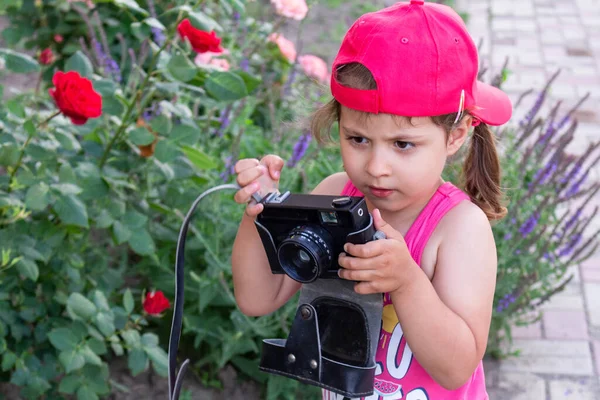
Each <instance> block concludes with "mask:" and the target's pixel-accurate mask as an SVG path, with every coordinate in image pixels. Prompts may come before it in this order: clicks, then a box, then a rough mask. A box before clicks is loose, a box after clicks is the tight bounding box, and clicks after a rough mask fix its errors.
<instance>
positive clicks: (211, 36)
mask: <svg viewBox="0 0 600 400" xmlns="http://www.w3.org/2000/svg"><path fill="white" fill-rule="evenodd" d="M177 31H178V32H179V35H181V37H182V38H187V39H188V40H189V41H190V44H191V45H192V48H193V49H194V51H195V52H197V53H206V52H207V51H211V52H213V53H221V52H222V51H223V49H222V48H221V46H219V45H220V44H221V38H219V37H218V36H217V34H216V33H215V31H212V32H210V33H209V32H206V31H203V30H201V29H196V28H194V27H193V26H192V23H191V22H190V20H189V19H184V20H183V21H181V23H180V24H179V26H178V27H177Z"/></svg>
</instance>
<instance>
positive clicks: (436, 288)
mask: <svg viewBox="0 0 600 400" xmlns="http://www.w3.org/2000/svg"><path fill="white" fill-rule="evenodd" d="M437 229H441V231H440V233H441V235H442V236H441V237H442V240H441V244H440V247H439V248H438V255H437V263H436V267H435V273H434V276H433V280H432V281H431V282H430V281H429V279H428V278H427V276H426V275H425V273H424V272H423V271H422V270H421V269H420V268H418V266H416V264H415V268H412V269H410V270H411V271H413V272H412V273H413V274H414V276H413V277H412V278H413V279H412V280H411V284H410V285H409V286H408V287H406V288H405V289H404V290H402V291H398V292H395V293H392V294H391V298H392V302H393V304H394V309H395V310H396V314H397V315H398V320H399V322H400V324H401V326H402V330H403V332H404V335H405V338H406V341H407V343H408V345H409V346H410V348H411V350H412V352H413V354H414V357H416V359H417V360H419V363H420V364H421V365H422V366H423V368H425V370H426V371H427V372H428V373H429V375H430V376H431V377H432V378H433V379H434V380H435V381H436V382H438V383H439V384H440V385H441V386H443V387H444V388H446V389H449V390H453V389H457V388H459V387H461V386H462V385H464V384H465V383H466V382H467V381H468V380H469V378H470V377H471V375H472V374H473V372H474V370H475V369H476V368H477V365H478V364H479V362H480V361H481V359H482V358H483V355H484V353H485V349H486V346H487V339H488V332H489V327H490V321H491V315H492V303H493V299H494V289H495V285H496V268H497V258H496V245H495V242H494V236H493V234H492V229H491V226H490V223H489V221H488V220H487V218H486V216H485V214H484V213H483V212H482V211H481V209H479V208H478V207H477V206H475V205H474V204H472V203H470V202H462V203H460V204H459V205H458V206H456V207H455V208H454V209H452V210H451V211H449V212H448V214H446V216H445V217H444V218H443V219H442V221H440V224H439V225H438V227H437Z"/></svg>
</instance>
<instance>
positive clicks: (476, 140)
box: [310, 63, 507, 220]
mask: <svg viewBox="0 0 600 400" xmlns="http://www.w3.org/2000/svg"><path fill="white" fill-rule="evenodd" d="M333 73H336V78H337V80H338V81H339V82H340V83H341V84H342V85H344V86H348V87H352V88H354V89H361V90H374V89H377V83H376V82H375V79H374V78H373V75H372V74H371V72H370V71H369V70H368V69H367V68H366V67H365V66H364V65H362V64H359V63H351V64H346V65H342V66H341V67H339V68H338V69H337V71H334V72H333ZM341 111H342V106H341V104H340V103H339V102H338V101H337V100H336V99H332V100H330V101H329V102H328V103H326V104H325V105H323V106H322V107H320V108H319V109H317V111H315V112H314V113H313V115H312V118H311V122H310V130H311V132H312V135H313V136H314V138H315V139H316V140H317V141H318V142H319V143H320V144H326V143H327V142H329V141H330V140H331V128H332V126H333V125H334V124H335V123H336V122H337V123H338V124H339V122H340V116H341ZM467 115H468V112H466V113H465V114H464V116H463V118H464V117H465V116H467ZM361 116H364V117H365V118H368V117H369V116H370V114H369V113H361ZM394 117H396V118H398V119H408V120H410V118H409V117H403V116H396V115H394ZM430 118H431V120H432V121H433V123H434V124H436V125H438V126H441V127H442V128H443V129H444V130H445V131H446V139H448V137H449V135H450V132H451V131H452V129H454V126H455V125H454V120H455V119H456V113H452V114H446V115H439V116H433V117H430ZM323 133H325V134H327V135H328V137H327V138H325V137H323ZM328 139H329V140H328ZM500 178H501V173H500V160H499V158H498V153H497V151H496V141H495V137H494V134H493V132H492V131H491V129H490V128H489V126H488V125H486V124H484V123H483V122H481V123H480V124H479V125H478V126H476V127H475V128H474V131H473V136H472V138H471V145H470V149H469V152H468V154H467V156H466V158H465V161H464V164H463V169H462V185H461V186H462V188H463V190H464V191H465V193H467V194H468V195H469V197H470V198H471V200H472V201H473V203H475V204H476V205H477V206H479V208H481V209H482V210H483V212H484V213H485V215H486V216H487V217H488V219H489V220H499V219H502V218H503V217H504V216H505V215H506V212H507V211H506V207H505V206H504V205H503V193H502V190H501V188H500Z"/></svg>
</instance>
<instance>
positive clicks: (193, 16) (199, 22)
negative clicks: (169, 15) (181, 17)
mask: <svg viewBox="0 0 600 400" xmlns="http://www.w3.org/2000/svg"><path fill="white" fill-rule="evenodd" d="M188 17H189V18H190V22H191V23H192V26H193V27H194V28H198V29H202V30H203V31H208V32H210V31H212V30H215V31H222V30H223V28H222V27H221V25H219V24H218V23H217V21H215V20H214V19H212V18H210V17H209V16H208V15H206V14H204V13H203V12H202V11H195V12H190V13H189V14H188Z"/></svg>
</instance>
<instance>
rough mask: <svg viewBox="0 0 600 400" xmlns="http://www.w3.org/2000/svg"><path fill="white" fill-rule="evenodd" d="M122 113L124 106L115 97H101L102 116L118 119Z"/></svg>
mask: <svg viewBox="0 0 600 400" xmlns="http://www.w3.org/2000/svg"><path fill="white" fill-rule="evenodd" d="M123 111H125V106H123V103H122V102H120V101H119V99H117V98H116V97H115V96H105V97H102V114H108V115H112V116H115V117H118V116H120V115H121V114H123Z"/></svg>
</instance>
